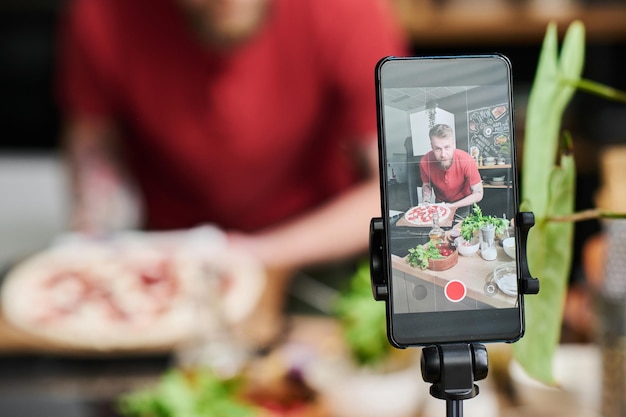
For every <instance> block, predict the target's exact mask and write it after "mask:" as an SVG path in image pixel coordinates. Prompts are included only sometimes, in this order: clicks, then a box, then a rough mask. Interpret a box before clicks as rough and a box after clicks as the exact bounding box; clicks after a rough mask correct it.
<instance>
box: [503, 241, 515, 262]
mask: <svg viewBox="0 0 626 417" xmlns="http://www.w3.org/2000/svg"><path fill="white" fill-rule="evenodd" d="M502 248H503V249H504V253H506V254H507V255H509V257H511V258H512V259H515V238H514V237H507V238H506V239H504V240H503V241H502Z"/></svg>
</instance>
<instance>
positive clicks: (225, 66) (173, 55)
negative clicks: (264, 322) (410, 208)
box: [58, 0, 406, 304]
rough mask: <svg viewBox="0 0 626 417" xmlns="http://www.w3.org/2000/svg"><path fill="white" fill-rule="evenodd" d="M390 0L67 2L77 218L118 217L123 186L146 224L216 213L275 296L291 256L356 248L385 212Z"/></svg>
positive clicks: (101, 229) (324, 255) (392, 47)
mask: <svg viewBox="0 0 626 417" xmlns="http://www.w3.org/2000/svg"><path fill="white" fill-rule="evenodd" d="M387 6H389V4H386V2H384V1H379V0H247V1H241V0H219V1H218V0H202V1H200V0H132V1H128V0H74V1H72V2H70V5H69V8H68V10H67V13H66V14H65V15H64V20H63V22H62V25H61V29H62V30H63V33H62V37H61V45H60V46H61V48H60V56H59V71H58V73H59V97H60V103H61V107H62V109H63V111H64V114H65V116H66V119H67V123H66V126H67V127H66V130H65V135H64V136H65V140H66V143H67V149H68V156H69V158H68V160H69V162H70V166H71V168H72V169H71V172H72V179H73V181H72V183H73V186H74V190H75V196H76V198H75V201H74V210H73V225H74V227H75V228H76V229H78V230H81V231H84V232H88V233H96V234H98V233H106V232H108V231H111V230H115V229H117V228H121V227H127V226H128V222H127V221H124V219H125V218H131V219H135V218H136V217H137V215H136V213H137V211H136V210H134V209H133V208H134V207H136V206H137V205H136V204H134V200H133V199H132V198H129V197H128V196H137V197H138V199H139V202H140V206H141V207H142V211H141V214H142V216H141V226H142V227H144V228H146V229H149V230H155V229H160V230H163V229H179V228H187V227H193V226H196V225H200V224H203V223H212V224H215V225H218V226H220V227H221V228H223V229H224V230H226V231H228V235H229V238H230V240H229V242H230V244H231V245H232V246H233V247H237V248H238V249H244V250H247V251H248V252H250V253H251V254H253V255H254V256H256V257H257V258H258V259H259V260H260V261H261V262H262V263H263V264H264V265H265V266H266V268H267V269H268V271H271V275H272V276H275V277H276V278H274V281H273V283H272V288H274V289H276V291H275V295H274V298H275V299H276V300H277V299H278V298H280V297H281V295H280V294H281V293H282V290H283V287H284V286H285V285H286V282H287V279H288V278H287V277H289V276H290V275H291V272H292V271H294V270H295V269H297V268H301V267H303V266H306V265H312V264H316V263H321V262H330V261H334V260H339V259H342V258H343V259H345V258H346V257H349V256H353V255H356V254H358V253H362V252H363V251H364V250H366V248H367V242H368V230H369V229H368V224H369V220H370V218H371V217H373V216H376V215H377V213H378V214H380V213H379V211H380V205H379V195H378V192H379V188H378V185H377V175H376V172H377V148H376V110H375V94H374V82H373V79H374V67H375V64H376V62H377V61H378V60H379V59H380V58H382V57H383V56H386V55H403V54H404V53H405V46H406V45H405V43H404V39H403V36H402V35H401V33H400V32H399V31H398V29H397V27H396V25H395V22H394V21H393V19H392V15H391V13H390V10H388V9H387ZM129 189H130V190H133V192H129V191H128V190H129ZM128 213H130V214H133V216H130V215H128ZM278 271H280V272H278ZM276 300H275V301H276ZM277 304H280V303H277Z"/></svg>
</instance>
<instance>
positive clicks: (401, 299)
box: [376, 55, 523, 347]
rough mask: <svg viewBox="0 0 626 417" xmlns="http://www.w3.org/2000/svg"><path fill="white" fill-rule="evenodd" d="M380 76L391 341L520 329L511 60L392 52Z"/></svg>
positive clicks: (513, 336) (498, 336)
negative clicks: (394, 54) (395, 55)
mask: <svg viewBox="0 0 626 417" xmlns="http://www.w3.org/2000/svg"><path fill="white" fill-rule="evenodd" d="M376 82H377V101H378V118H379V141H380V143H379V147H380V150H381V152H380V167H381V184H382V187H381V189H382V194H383V195H382V210H383V221H384V228H385V240H386V245H385V248H386V252H387V253H386V254H385V256H386V258H385V259H386V265H387V270H386V271H385V272H386V274H387V278H388V283H389V284H388V285H389V298H388V300H387V305H388V329H389V336H390V339H391V341H392V343H394V344H396V345H398V346H401V347H404V346H411V345H424V344H429V343H445V342H456V341H463V342H467V341H515V340H517V339H518V338H519V337H521V335H522V332H523V314H522V302H523V299H522V296H521V295H520V293H519V290H518V287H519V284H518V282H519V275H520V274H519V265H518V260H517V259H516V256H515V253H516V248H515V246H516V242H517V240H516V236H515V227H514V226H515V225H514V224H513V222H512V221H511V219H514V218H515V215H516V213H517V211H518V199H517V183H516V157H515V143H514V126H513V120H514V119H513V101H512V93H511V66H510V62H509V61H508V60H507V59H506V58H505V57H504V56H501V55H484V56H482V55H481V56H463V57H412V58H393V57H389V58H385V59H383V60H381V61H380V62H379V64H378V66H377V69H376ZM505 242H506V243H505Z"/></svg>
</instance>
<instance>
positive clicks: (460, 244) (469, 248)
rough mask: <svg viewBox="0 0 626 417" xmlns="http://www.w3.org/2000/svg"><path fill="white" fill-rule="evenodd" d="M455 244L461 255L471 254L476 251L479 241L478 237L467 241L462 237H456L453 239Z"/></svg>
mask: <svg viewBox="0 0 626 417" xmlns="http://www.w3.org/2000/svg"><path fill="white" fill-rule="evenodd" d="M454 243H455V244H456V248H457V250H458V251H459V253H460V254H461V255H463V256H472V255H473V254H475V253H476V252H478V247H479V246H480V242H479V240H478V239H472V240H471V241H469V242H468V241H467V240H465V239H463V237H457V238H456V239H455V240H454Z"/></svg>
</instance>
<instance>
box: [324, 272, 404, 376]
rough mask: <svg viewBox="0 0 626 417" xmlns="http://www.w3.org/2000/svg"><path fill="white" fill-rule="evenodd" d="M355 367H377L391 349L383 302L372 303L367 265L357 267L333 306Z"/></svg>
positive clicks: (387, 356)
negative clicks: (356, 365)
mask: <svg viewBox="0 0 626 417" xmlns="http://www.w3.org/2000/svg"><path fill="white" fill-rule="evenodd" d="M334 307H335V308H334V315H335V316H336V317H337V319H338V320H339V322H340V324H341V326H342V329H343V336H344V339H345V342H346V344H347V346H348V349H349V351H350V353H351V355H352V358H353V359H354V361H355V362H356V364H358V365H361V366H377V365H380V364H381V363H382V362H384V361H385V360H386V359H387V358H389V357H390V355H391V354H392V352H393V351H394V350H395V349H394V348H393V347H392V346H391V344H390V343H389V341H388V339H387V329H386V312H385V303H381V302H374V301H373V299H372V284H371V279H370V269H369V263H368V262H362V263H360V264H359V266H358V268H357V271H356V272H355V274H354V275H353V276H352V277H351V279H350V281H349V286H348V287H347V288H346V289H344V291H342V293H341V294H340V296H339V297H338V298H337V301H336V303H335V306H334Z"/></svg>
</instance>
